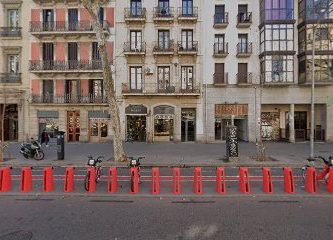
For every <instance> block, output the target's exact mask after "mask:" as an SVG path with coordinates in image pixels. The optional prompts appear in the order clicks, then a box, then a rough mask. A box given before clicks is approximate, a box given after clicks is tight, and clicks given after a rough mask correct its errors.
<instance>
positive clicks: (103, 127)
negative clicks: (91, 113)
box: [101, 123, 108, 137]
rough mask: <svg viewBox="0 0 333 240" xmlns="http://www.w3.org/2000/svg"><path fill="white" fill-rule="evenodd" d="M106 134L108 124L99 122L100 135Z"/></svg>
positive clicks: (105, 135)
mask: <svg viewBox="0 0 333 240" xmlns="http://www.w3.org/2000/svg"><path fill="white" fill-rule="evenodd" d="M107 136H108V125H107V124H106V123H101V137H107Z"/></svg>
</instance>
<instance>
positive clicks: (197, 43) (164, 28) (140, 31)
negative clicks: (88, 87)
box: [115, 0, 205, 142]
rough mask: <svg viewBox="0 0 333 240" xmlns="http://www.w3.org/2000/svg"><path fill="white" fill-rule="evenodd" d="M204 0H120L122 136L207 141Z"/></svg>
mask: <svg viewBox="0 0 333 240" xmlns="http://www.w3.org/2000/svg"><path fill="white" fill-rule="evenodd" d="M203 4H204V1H198V0H183V1H178V0H170V1H169V0H158V1H147V0H142V1H141V0H125V1H124V0H118V1H116V52H115V72H116V86H117V93H118V94H119V99H121V117H122V119H121V122H122V124H123V126H124V129H123V136H124V138H125V139H126V138H127V136H129V135H131V136H133V138H134V140H135V141H148V142H152V141H179V142H180V141H182V142H191V141H203V140H204V128H203V125H202V123H203V115H202V114H203V111H202V109H203V106H202V89H201V88H202V81H203V79H202V77H203V75H202V66H203V62H202V58H203V56H202V49H204V47H205V46H204V43H203V42H201V39H202V36H201V35H202V34H203V29H202V24H201V23H202V18H204V16H202V15H201V13H202V12H201V10H202V6H203Z"/></svg>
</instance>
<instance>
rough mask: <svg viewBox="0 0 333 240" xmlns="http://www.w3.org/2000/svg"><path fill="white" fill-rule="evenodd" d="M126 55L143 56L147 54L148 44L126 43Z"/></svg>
mask: <svg viewBox="0 0 333 240" xmlns="http://www.w3.org/2000/svg"><path fill="white" fill-rule="evenodd" d="M124 52H125V53H132V54H135V53H138V54H142V53H145V52H146V42H125V43H124Z"/></svg>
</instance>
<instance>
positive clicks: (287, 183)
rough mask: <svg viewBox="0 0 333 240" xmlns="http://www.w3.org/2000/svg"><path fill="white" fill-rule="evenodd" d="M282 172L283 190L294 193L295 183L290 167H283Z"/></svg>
mask: <svg viewBox="0 0 333 240" xmlns="http://www.w3.org/2000/svg"><path fill="white" fill-rule="evenodd" d="M283 174H284V191H285V192H286V193H295V184H294V176H293V171H292V169H291V168H290V167H286V168H284V169H283Z"/></svg>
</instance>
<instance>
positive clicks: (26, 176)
mask: <svg viewBox="0 0 333 240" xmlns="http://www.w3.org/2000/svg"><path fill="white" fill-rule="evenodd" d="M31 191H32V170H31V168H30V167H24V168H22V171H21V192H31Z"/></svg>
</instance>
